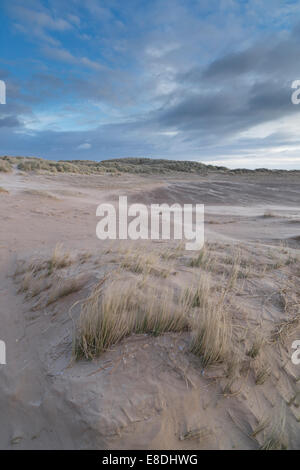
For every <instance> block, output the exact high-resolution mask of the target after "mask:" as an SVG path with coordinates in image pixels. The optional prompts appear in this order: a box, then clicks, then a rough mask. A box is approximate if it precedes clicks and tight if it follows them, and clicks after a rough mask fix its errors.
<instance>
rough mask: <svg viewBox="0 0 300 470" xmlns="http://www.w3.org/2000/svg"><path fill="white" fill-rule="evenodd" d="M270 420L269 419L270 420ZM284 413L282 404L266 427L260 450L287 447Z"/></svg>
mask: <svg viewBox="0 0 300 470" xmlns="http://www.w3.org/2000/svg"><path fill="white" fill-rule="evenodd" d="M270 421H271V420H270ZM285 422H286V414H285V410H284V407H283V405H282V407H281V409H280V411H279V413H278V414H276V417H275V418H274V419H273V420H272V421H271V422H270V425H269V426H268V427H267V429H266V432H265V437H264V442H263V444H262V445H261V446H260V450H284V449H287V447H288V444H287V437H286V433H285Z"/></svg>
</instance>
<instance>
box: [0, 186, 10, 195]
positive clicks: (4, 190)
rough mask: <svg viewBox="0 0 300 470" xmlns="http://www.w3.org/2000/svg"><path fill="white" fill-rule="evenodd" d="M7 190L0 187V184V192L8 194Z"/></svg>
mask: <svg viewBox="0 0 300 470" xmlns="http://www.w3.org/2000/svg"><path fill="white" fill-rule="evenodd" d="M8 193H9V191H7V189H4V188H2V186H0V194H8Z"/></svg>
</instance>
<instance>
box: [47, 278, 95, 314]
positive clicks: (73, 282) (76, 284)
mask: <svg viewBox="0 0 300 470" xmlns="http://www.w3.org/2000/svg"><path fill="white" fill-rule="evenodd" d="M85 282H86V281H85V279H84V278H82V277H77V278H71V279H59V280H58V281H56V284H55V285H54V286H52V287H51V290H50V291H49V295H48V297H47V302H46V307H47V306H48V305H51V304H53V303H54V302H56V301H57V300H58V299H61V298H62V297H66V296H67V295H70V294H73V293H74V292H78V291H79V290H80V289H82V287H83V286H84V284H85Z"/></svg>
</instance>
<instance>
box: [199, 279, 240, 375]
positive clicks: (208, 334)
mask: <svg viewBox="0 0 300 470" xmlns="http://www.w3.org/2000/svg"><path fill="white" fill-rule="evenodd" d="M195 299H196V301H197V304H196V305H197V306H199V310H198V311H197V312H196V314H195V315H194V317H193V333H192V342H191V352H192V353H193V354H195V355H196V356H199V357H201V360H202V364H203V366H204V367H207V366H209V365H211V364H214V363H217V362H222V361H224V360H225V359H226V358H227V357H228V354H229V350H230V343H231V337H232V322H231V319H230V318H229V316H228V314H227V312H226V311H225V305H224V296H221V297H215V296H214V295H213V294H212V290H211V287H210V284H209V280H208V277H206V278H204V280H202V281H201V283H200V287H199V288H198V292H197V294H196V297H194V301H195Z"/></svg>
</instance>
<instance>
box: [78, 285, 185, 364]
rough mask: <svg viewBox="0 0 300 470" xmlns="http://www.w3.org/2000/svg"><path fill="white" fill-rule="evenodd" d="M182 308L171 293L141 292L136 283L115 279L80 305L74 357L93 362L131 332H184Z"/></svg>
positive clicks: (163, 291)
mask: <svg viewBox="0 0 300 470" xmlns="http://www.w3.org/2000/svg"><path fill="white" fill-rule="evenodd" d="M184 307H185V306H184V304H183V303H182V304H180V302H179V303H178V302H176V299H175V293H174V291H173V292H172V291H168V290H167V289H163V290H162V289H159V288H152V289H148V290H146V291H144V292H141V290H140V286H139V281H136V280H131V281H128V282H124V281H123V282H118V281H116V280H114V281H111V282H110V283H109V284H108V286H103V285H101V286H100V287H96V288H95V290H94V291H93V293H92V294H91V296H90V297H89V298H88V299H87V300H86V301H85V303H84V304H83V306H82V311H81V315H80V321H79V328H78V332H77V336H76V340H75V349H74V354H75V357H76V358H80V357H86V358H87V359H92V358H94V357H96V356H98V355H99V354H101V353H102V352H103V351H105V350H107V349H109V348H110V347H111V346H112V345H113V344H116V343H118V342H119V341H121V340H122V339H123V338H124V337H125V336H129V335H131V334H134V333H136V334H137V333H148V334H151V335H159V334H162V333H165V332H170V331H173V332H174V331H175V332H179V331H183V330H186V329H188V327H189V323H188V319H187V315H186V311H185V308H184Z"/></svg>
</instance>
